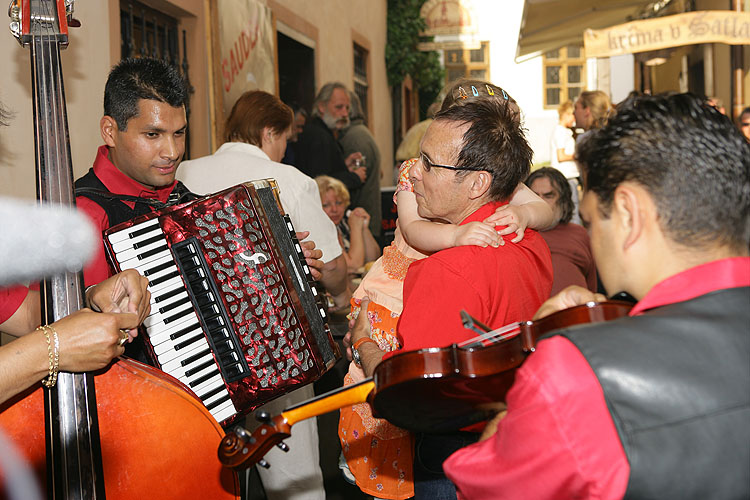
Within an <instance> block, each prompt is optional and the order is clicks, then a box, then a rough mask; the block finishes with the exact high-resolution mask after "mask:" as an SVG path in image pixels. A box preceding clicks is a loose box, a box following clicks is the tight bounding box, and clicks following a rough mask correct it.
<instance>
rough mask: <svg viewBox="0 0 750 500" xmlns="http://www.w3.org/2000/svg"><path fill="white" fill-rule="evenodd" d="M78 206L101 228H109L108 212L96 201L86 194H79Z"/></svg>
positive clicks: (77, 198)
mask: <svg viewBox="0 0 750 500" xmlns="http://www.w3.org/2000/svg"><path fill="white" fill-rule="evenodd" d="M76 208H77V209H78V210H80V211H81V212H83V213H85V214H86V215H87V216H88V217H89V219H91V221H92V222H94V224H96V226H97V227H98V228H99V229H100V230H102V231H104V230H105V229H107V228H109V219H108V218H107V212H105V211H104V209H103V208H102V207H101V206H100V205H99V204H98V203H96V202H95V201H92V200H91V199H90V198H87V197H85V196H77V197H76Z"/></svg>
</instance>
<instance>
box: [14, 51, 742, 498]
mask: <svg viewBox="0 0 750 500" xmlns="http://www.w3.org/2000/svg"><path fill="white" fill-rule="evenodd" d="M187 98H188V87H187V84H186V82H185V81H184V79H183V78H182V76H181V75H180V74H179V72H178V71H177V70H176V69H175V68H173V67H171V66H169V65H168V64H166V63H164V62H162V61H160V60H157V59H151V58H148V57H145V58H138V59H126V60H123V61H121V62H120V63H118V64H117V65H116V66H115V67H114V68H113V69H112V70H111V72H110V74H109V78H108V79H107V82H106V85H105V89H104V113H103V117H102V118H101V120H100V133H101V136H102V141H103V145H102V146H101V147H100V148H99V149H98V150H97V151H96V154H95V159H94V163H93V166H92V168H91V169H90V170H89V172H88V173H87V174H86V175H84V176H83V177H81V178H80V179H78V180H77V181H76V182H75V190H76V203H77V206H78V209H79V210H80V211H82V212H83V213H85V214H86V215H87V216H88V218H89V219H90V220H91V221H92V223H93V224H94V225H95V226H96V227H97V228H98V229H99V230H101V231H103V230H106V229H107V228H109V227H112V226H113V225H116V224H118V223H120V222H124V221H127V220H130V219H132V218H134V217H136V216H138V215H143V214H147V213H149V212H151V211H153V210H157V209H160V208H163V207H165V206H168V205H170V204H176V203H181V202H185V201H190V200H193V199H196V198H198V197H200V196H203V195H207V194H210V193H214V192H218V191H221V190H223V189H225V188H228V187H231V186H234V185H236V184H239V183H242V182H245V181H248V180H255V179H264V178H274V179H276V182H277V185H278V187H279V191H280V199H281V203H282V205H283V209H284V211H285V212H286V213H287V214H289V216H290V219H291V220H292V223H293V224H294V226H295V228H296V229H297V230H298V231H301V232H300V233H298V237H299V238H300V240H301V241H303V244H302V246H303V250H304V255H305V258H306V261H307V264H308V265H309V266H310V268H311V269H312V272H313V276H314V277H315V278H316V279H317V280H318V281H319V282H320V283H321V285H322V287H323V289H324V290H325V291H326V294H327V296H328V297H329V298H330V307H331V308H332V309H334V310H338V311H346V312H348V313H349V318H350V322H349V331H348V333H347V335H346V337H345V339H344V343H345V345H346V347H347V357H348V360H349V361H350V363H349V368H348V372H347V374H346V376H345V377H344V380H342V381H341V384H342V386H350V385H353V384H357V383H359V382H361V381H363V380H365V379H366V378H367V377H370V376H372V375H373V373H375V371H376V369H377V368H378V366H380V365H381V364H383V363H388V362H389V360H390V359H392V358H394V357H396V356H398V355H399V353H400V352H405V351H415V350H420V349H426V348H435V347H445V346H450V345H454V344H460V343H465V342H472V341H474V340H475V338H474V337H475V332H474V331H472V330H471V329H468V328H466V326H465V324H464V322H463V321H462V313H464V314H468V315H469V316H470V317H472V318H475V319H476V320H477V321H478V322H480V323H481V324H482V325H483V326H486V328H487V329H488V330H496V329H499V328H501V327H504V326H506V325H509V324H514V323H518V322H521V321H525V320H530V319H532V318H534V319H541V318H544V317H547V316H549V315H550V314H553V313H556V312H558V311H563V310H565V309H568V308H571V307H574V306H577V305H582V304H587V303H590V302H601V301H605V300H606V296H605V294H606V295H614V294H615V293H617V292H625V293H627V294H629V295H630V296H632V297H633V298H634V299H635V300H636V303H635V305H634V307H633V308H632V309H631V311H630V313H629V315H628V316H627V317H625V318H622V319H619V320H614V321H609V322H606V323H599V324H592V325H585V326H579V327H573V328H562V329H557V330H555V331H553V332H551V333H547V334H545V335H544V336H542V337H540V338H539V339H537V342H536V346H535V349H534V352H533V353H530V354H529V355H528V358H527V360H526V361H525V362H524V363H523V365H522V366H521V367H520V368H519V369H518V371H517V373H516V377H515V382H514V384H513V386H512V388H511V389H510V391H509V392H508V393H507V397H506V398H505V401H502V402H500V401H499V402H498V403H505V404H504V405H501V406H498V407H497V408H495V410H494V411H493V415H495V416H494V417H493V418H492V419H491V420H489V421H484V422H480V423H466V424H465V425H462V426H460V428H459V429H457V430H455V431H451V432H442V433H439V434H437V433H430V432H410V431H409V430H406V429H401V428H399V427H396V426H395V425H393V424H392V423H390V422H389V421H387V420H386V419H383V418H377V417H376V416H374V415H373V412H372V408H371V407H370V405H369V404H368V403H360V404H355V405H347V406H345V407H343V408H341V409H340V418H339V425H338V437H339V441H338V443H328V444H327V446H339V445H340V447H341V460H340V468H341V472H342V474H343V476H344V477H345V478H346V479H347V480H348V481H350V482H351V483H353V484H356V486H357V487H358V488H359V489H360V490H361V491H362V492H363V493H365V494H367V495H371V496H372V497H373V498H374V499H395V500H401V499H408V498H412V497H413V498H416V499H453V498H466V499H494V498H623V497H629V498H722V499H723V498H727V499H729V498H747V497H748V495H750V425H748V422H749V421H750V362H749V360H750V337H748V334H750V330H749V329H748V325H750V312H749V311H750V308H748V304H750V109H745V110H744V111H743V112H742V114H741V115H740V117H739V121H738V123H737V124H736V125H735V124H733V123H732V122H731V121H730V120H729V119H728V118H727V117H726V116H725V115H723V114H722V113H721V112H720V111H719V109H717V108H716V107H715V106H714V105H712V104H711V103H710V102H709V101H708V100H707V99H705V98H699V97H696V96H693V95H690V94H671V95H660V96H647V95H638V94H636V93H633V94H631V96H629V97H628V98H627V99H625V100H624V101H623V102H621V103H619V104H617V105H614V104H613V103H611V102H610V100H609V98H608V97H607V95H606V94H605V93H603V92H601V91H591V92H583V93H581V94H580V96H578V98H577V100H576V101H575V103H572V102H567V103H563V104H562V105H561V106H560V108H559V110H558V113H559V123H558V125H557V127H556V128H555V130H554V132H553V135H552V137H551V140H550V157H551V166H550V167H544V168H539V169H536V170H534V171H532V159H533V152H532V149H531V147H530V145H529V143H528V141H527V139H526V134H525V129H524V123H523V117H522V112H521V109H520V108H519V105H518V103H517V102H516V101H515V100H514V99H513V97H511V96H510V95H509V93H508V92H507V90H505V89H503V88H501V87H499V86H496V85H493V84H492V83H490V82H485V81H480V80H461V81H459V82H456V83H454V84H452V85H450V86H449V87H447V88H446V89H445V92H444V93H443V98H442V100H441V101H440V102H439V103H436V105H435V106H434V108H433V109H432V113H431V116H430V117H429V118H428V119H427V120H425V122H422V123H421V124H420V125H419V129H418V130H416V131H415V132H413V133H412V134H408V135H407V139H408V141H407V143H408V144H407V143H405V145H404V146H403V147H401V148H399V153H398V155H397V159H398V160H399V161H398V173H397V187H396V192H395V194H394V200H393V201H394V203H395V204H396V207H397V211H398V224H397V228H396V231H395V236H394V240H393V242H392V243H391V244H389V245H387V246H385V247H381V246H380V244H379V241H380V236H381V234H380V232H381V231H380V228H381V224H380V220H381V194H380V185H381V183H382V182H384V181H383V179H382V178H383V177H388V175H390V174H387V172H386V169H385V168H384V166H385V165H386V164H388V167H389V168H390V162H387V161H386V160H385V159H383V158H382V157H381V153H380V151H379V149H378V147H377V144H376V143H375V140H374V138H373V136H372V134H371V133H370V132H369V130H368V128H367V117H366V115H365V113H364V112H363V109H362V106H361V103H359V99H358V97H357V95H356V94H355V93H353V92H351V91H350V90H349V89H348V88H347V87H346V86H345V85H343V84H341V83H338V82H330V83H327V84H325V85H323V86H322V87H321V89H320V91H319V93H318V95H317V96H316V98H315V101H314V103H313V106H312V109H311V110H309V111H310V113H309V114H308V112H307V110H303V109H293V108H292V107H290V106H288V105H287V104H285V103H284V102H282V101H281V100H280V99H279V98H278V97H276V96H274V95H272V94H269V93H267V92H264V91H260V90H253V91H248V92H246V93H244V94H243V95H242V96H241V97H240V98H239V99H238V100H237V102H236V103H235V104H234V106H233V107H232V110H231V112H230V114H229V116H228V117H227V119H226V123H225V124H224V130H223V140H224V142H223V144H222V145H221V146H220V147H219V148H218V149H217V150H216V151H215V152H214V153H213V154H211V155H209V156H205V157H202V158H197V159H192V160H189V161H184V162H183V161H182V157H183V154H184V151H185V133H186V129H187V126H188V123H187V118H186V113H185V104H186V102H187ZM5 121H7V120H5ZM579 131H580V132H581V133H577V132H579ZM415 137H417V138H418V139H417V140H415ZM415 144H416V147H415ZM399 155H400V156H399ZM402 160H403V161H402ZM386 181H389V179H386ZM579 223H580V224H579ZM2 257H3V258H9V257H10V256H2ZM83 277H84V281H85V284H86V286H87V287H88V288H87V290H86V305H87V308H85V309H82V310H81V311H78V312H75V313H73V314H71V315H70V316H68V317H65V318H62V319H60V320H59V321H57V322H55V323H53V324H51V325H40V324H39V318H40V309H41V305H40V297H39V292H38V291H37V290H35V289H34V287H33V286H25V285H24V284H17V285H15V286H11V287H6V288H2V289H0V330H1V331H4V332H6V333H9V334H12V335H15V336H18V337H20V338H19V339H18V340H15V341H13V342H11V343H10V344H9V345H5V346H1V347H0V403H1V402H3V401H6V400H8V399H10V398H12V397H13V396H16V395H17V394H19V393H22V392H23V391H26V390H28V389H29V388H31V387H33V386H34V384H35V383H37V382H39V381H43V382H44V383H45V385H47V386H49V385H50V384H54V380H53V373H52V372H53V371H54V373H55V374H56V373H57V371H58V370H62V371H74V372H77V371H91V370H96V369H101V368H103V367H106V366H107V364H108V363H110V362H111V361H112V360H113V359H115V358H116V357H117V356H121V355H125V356H128V357H132V358H135V359H139V360H141V361H143V362H146V363H151V360H150V359H149V357H148V356H147V354H146V349H145V347H144V344H143V336H142V335H140V336H139V335H137V332H138V329H137V327H138V325H139V324H140V323H141V322H142V321H143V320H144V318H145V317H146V316H147V315H148V314H149V309H150V300H151V297H150V293H149V290H148V280H147V279H146V278H144V277H142V276H140V275H138V273H137V272H135V271H132V270H131V271H126V272H124V273H120V274H115V275H113V272H112V269H111V268H110V266H109V265H108V263H107V261H106V258H105V249H104V246H101V247H100V248H98V250H97V252H96V255H95V257H94V259H93V261H92V262H91V263H90V264H89V265H88V266H87V267H86V268H85V269H84V270H83ZM354 277H356V278H361V279H353V278H354ZM51 336H53V337H54V340H55V341H54V343H53V342H52V341H51ZM53 353H54V354H55V356H59V363H56V365H55V366H54V370H53V366H52V364H51V363H52V361H51V360H52V356H53ZM48 361H49V363H48ZM313 396H314V394H313V388H312V386H311V385H307V386H304V387H301V388H299V389H296V390H294V391H292V392H290V393H288V394H286V395H284V396H282V397H280V398H278V399H276V400H274V401H272V402H270V403H267V404H266V405H264V406H263V407H261V408H260V409H259V410H258V411H265V412H268V413H269V414H272V415H273V414H278V413H280V412H281V411H282V410H284V409H285V408H288V407H290V406H293V405H297V404H299V403H301V402H303V401H306V400H308V399H310V398H312V397H313ZM451 398H461V394H450V395H448V394H446V396H445V401H442V402H439V404H444V405H451V404H452V400H451ZM134 404H137V402H134ZM401 404H402V405H403V407H404V408H406V407H408V406H409V405H410V404H412V402H411V401H409V400H408V399H405V400H404V401H403V402H402V403H401ZM392 411H398V410H397V409H396V410H392ZM412 411H413V409H412ZM176 418H178V416H176ZM253 422H254V419H251V418H248V419H247V421H246V425H247V426H248V427H249V428H252V427H253V425H254V423H253ZM320 445H321V443H320V439H319V436H318V431H317V426H316V425H315V421H314V420H307V421H303V422H300V423H298V424H297V425H295V427H294V432H293V433H292V437H291V438H290V439H289V447H290V448H291V451H289V452H288V453H286V452H284V451H282V450H280V449H274V450H271V451H270V452H269V455H268V457H269V461H270V462H272V463H273V467H271V468H270V469H259V472H260V477H261V481H262V483H263V489H264V491H265V495H266V497H267V498H269V499H294V500H302V499H305V500H306V499H311V500H312V499H324V498H326V492H325V488H324V484H323V477H322V473H321V469H320V466H319V456H318V450H319V446H320Z"/></svg>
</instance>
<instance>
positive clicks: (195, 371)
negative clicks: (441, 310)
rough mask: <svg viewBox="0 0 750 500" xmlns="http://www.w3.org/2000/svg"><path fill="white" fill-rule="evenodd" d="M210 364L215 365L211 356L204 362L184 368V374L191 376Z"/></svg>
mask: <svg viewBox="0 0 750 500" xmlns="http://www.w3.org/2000/svg"><path fill="white" fill-rule="evenodd" d="M210 366H216V363H214V360H213V358H212V359H209V360H208V361H205V362H203V363H201V364H199V365H198V366H196V367H193V368H190V369H189V370H185V375H186V376H188V377H192V376H193V375H195V374H196V373H198V372H200V371H202V370H205V369H206V368H208V367H210Z"/></svg>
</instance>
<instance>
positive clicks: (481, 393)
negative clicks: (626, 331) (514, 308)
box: [218, 301, 632, 470]
mask: <svg viewBox="0 0 750 500" xmlns="http://www.w3.org/2000/svg"><path fill="white" fill-rule="evenodd" d="M631 308H632V304H631V303H629V302H624V301H607V302H599V303H596V302H589V303H587V304H584V305H580V306H575V307H571V308H568V309H565V310H562V311H558V312H556V313H554V314H551V315H549V316H547V317H545V318H541V319H539V320H536V321H523V322H521V323H513V324H511V325H508V326H506V327H503V328H500V329H498V330H495V331H493V332H489V333H481V335H480V336H479V337H477V338H476V339H471V340H470V341H468V342H464V343H463V344H453V345H451V346H449V347H442V348H429V349H420V350H417V351H408V352H403V353H398V354H395V355H394V356H392V357H390V358H387V359H384V360H383V361H382V362H381V363H380V364H379V365H378V366H377V367H376V368H375V372H374V373H373V376H372V377H370V378H368V379H365V380H363V381H362V382H360V383H358V384H355V385H351V386H347V387H344V388H341V389H336V390H334V391H331V392H328V393H326V394H323V395H321V396H318V397H317V398H314V399H312V400H310V401H309V402H305V403H301V404H299V405H297V406H293V407H291V408H288V409H286V410H284V411H283V412H282V413H281V414H279V415H277V416H275V417H271V416H270V415H268V414H266V413H261V414H259V415H258V417H257V418H258V419H259V420H260V422H261V425H260V427H258V429H256V430H255V431H254V432H253V433H252V434H250V433H249V432H248V431H247V430H245V429H243V428H235V429H234V430H233V431H229V432H227V435H226V436H225V437H224V439H223V440H222V441H221V444H220V445H219V449H218V453H219V460H220V461H221V463H222V464H224V466H226V467H229V468H233V469H236V470H240V469H243V468H247V467H250V466H252V465H254V464H256V463H258V464H259V465H261V466H264V467H265V466H267V465H268V464H267V463H266V462H265V461H264V460H263V456H264V455H265V454H266V453H267V452H268V451H269V450H270V449H271V448H272V447H273V446H274V445H279V447H280V448H281V449H282V450H285V451H286V450H288V447H287V446H286V445H285V444H284V443H283V442H282V441H283V440H284V439H286V438H288V437H289V436H291V428H292V426H293V425H294V424H296V423H297V422H299V421H301V420H305V419H307V418H311V417H315V416H318V415H322V414H324V413H328V412H331V411H334V410H337V409H340V408H343V407H345V406H349V405H353V404H358V403H364V402H367V403H369V404H370V406H371V407H372V410H373V415H374V416H375V417H378V418H385V419H386V420H388V421H389V422H390V423H392V424H394V425H396V426H398V427H401V428H403V429H406V430H409V431H413V432H429V433H440V432H448V431H454V430H458V429H461V428H464V427H466V426H468V425H471V424H474V423H477V422H481V421H483V420H488V419H490V418H492V417H493V416H494V415H495V414H496V413H497V411H498V409H499V403H502V402H504V401H505V396H506V394H507V392H508V390H509V389H510V387H511V386H512V385H513V381H514V379H515V372H516V369H517V368H518V367H519V366H520V365H521V364H522V363H523V361H524V360H525V359H526V357H527V356H528V355H529V354H531V353H532V352H534V350H535V347H536V342H537V340H538V339H539V337H541V336H542V335H544V334H546V333H548V332H552V331H555V330H559V329H561V328H566V327H569V326H574V325H580V324H587V323H598V322H602V321H610V320H613V319H617V318H620V317H623V316H626V315H627V314H628V312H629V311H630V309H631ZM464 324H465V326H467V327H472V328H474V325H477V324H478V325H479V326H480V327H483V325H481V323H479V322H477V321H476V320H473V319H471V318H469V320H467V318H464ZM483 329H484V330H487V328H486V327H484V328H483Z"/></svg>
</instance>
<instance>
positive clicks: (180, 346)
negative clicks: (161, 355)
mask: <svg viewBox="0 0 750 500" xmlns="http://www.w3.org/2000/svg"><path fill="white" fill-rule="evenodd" d="M202 338H203V334H202V333H199V334H198V335H196V336H194V337H190V338H189V339H187V340H185V341H183V342H180V343H179V344H176V345H175V346H174V350H175V351H179V350H180V349H184V348H185V347H187V346H189V345H191V344H194V343H196V342H198V341H199V340H201V339H202Z"/></svg>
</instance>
